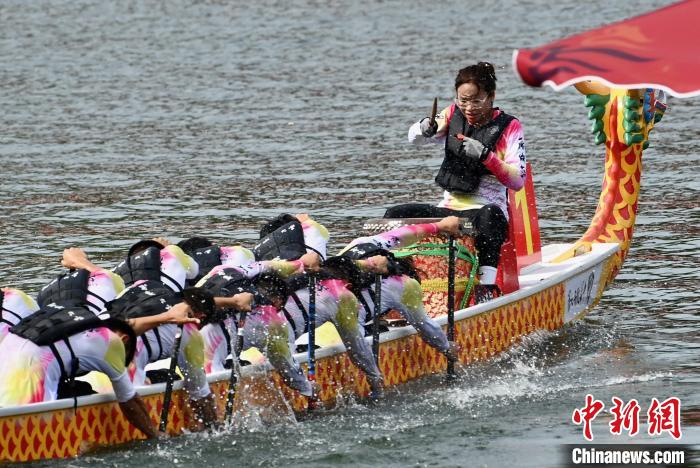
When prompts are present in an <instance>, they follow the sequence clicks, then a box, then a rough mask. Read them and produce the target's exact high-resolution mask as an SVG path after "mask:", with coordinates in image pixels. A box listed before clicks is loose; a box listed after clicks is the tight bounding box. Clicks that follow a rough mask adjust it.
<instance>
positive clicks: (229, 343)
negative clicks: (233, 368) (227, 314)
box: [219, 322, 236, 359]
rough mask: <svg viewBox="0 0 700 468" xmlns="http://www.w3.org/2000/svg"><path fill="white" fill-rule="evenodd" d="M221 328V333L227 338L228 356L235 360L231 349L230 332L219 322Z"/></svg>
mask: <svg viewBox="0 0 700 468" xmlns="http://www.w3.org/2000/svg"><path fill="white" fill-rule="evenodd" d="M219 326H220V327H221V333H223V334H224V338H226V354H227V355H229V354H230V355H231V359H235V358H236V357H235V356H234V355H233V351H232V349H231V334H230V333H229V332H228V328H227V327H226V325H225V324H224V322H219Z"/></svg>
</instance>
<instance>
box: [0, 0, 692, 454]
mask: <svg viewBox="0 0 700 468" xmlns="http://www.w3.org/2000/svg"><path fill="white" fill-rule="evenodd" d="M679 5H681V6H684V5H687V3H681V4H679ZM684 14H685V15H686V17H693V16H692V14H691V15H689V16H688V15H687V14H686V13H681V16H683V15H684ZM644 18H645V17H644V16H642V17H638V18H635V19H633V20H629V21H628V22H632V21H639V20H644ZM613 26H615V25H613ZM639 31H645V29H640V30H639ZM618 32H619V31H618ZM584 34H585V33H584ZM577 37H578V36H574V37H573V38H569V39H565V40H563V41H559V42H555V43H553V44H550V45H548V46H544V47H542V48H539V49H531V50H525V51H516V59H515V66H516V69H517V70H518V72H519V73H520V74H521V76H522V77H523V79H524V80H525V81H526V82H527V83H528V84H536V85H540V84H542V82H546V81H547V80H555V78H553V77H554V75H555V74H556V73H557V71H562V70H563V72H565V73H570V72H571V67H570V66H569V65H571V63H572V62H571V61H568V62H567V61H566V60H565V61H564V62H565V65H566V66H560V67H558V68H557V67H555V66H553V65H552V63H551V61H549V62H548V61H547V60H542V57H552V56H556V58H559V59H561V54H562V52H561V51H562V50H563V49H562V45H561V43H564V42H565V41H567V40H568V41H571V40H575V39H576V38H577ZM599 37H603V35H599ZM617 39H619V38H617ZM610 40H611V41H612V42H616V38H615V37H612V39H610ZM647 42H648V41H647ZM616 45H619V41H617V42H616ZM580 50H583V49H580ZM588 52H590V50H588ZM548 54H549V55H548ZM557 54H558V55H557ZM580 62H581V61H580V60H579V63H580ZM577 76H578V77H579V79H577V80H573V81H572V79H571V78H570V77H569V78H565V79H564V80H563V81H566V79H569V82H567V84H574V85H575V87H576V89H577V90H578V91H579V92H581V93H582V94H584V95H585V105H586V106H587V107H588V108H589V112H588V117H589V118H590V119H591V120H592V121H593V128H592V130H593V133H594V134H595V137H594V138H595V140H596V142H597V143H599V144H604V146H605V170H604V176H603V183H602V190H601V193H600V197H599V200H598V205H597V208H596V211H595V214H594V216H593V219H592V221H591V223H590V226H589V228H588V229H587V230H586V231H585V233H583V235H582V236H581V237H580V238H579V239H578V240H577V241H575V242H572V243H562V244H550V245H544V246H543V245H541V241H540V230H539V224H538V218H537V207H536V200H535V192H534V186H533V183H532V175H531V173H530V171H529V170H528V177H527V182H526V184H525V187H524V188H523V189H522V190H520V191H519V192H513V193H509V197H508V198H509V214H510V226H509V229H510V231H509V239H508V241H507V242H506V244H505V245H504V247H503V250H502V255H501V263H500V265H499V268H498V270H499V272H498V283H499V285H500V287H501V289H502V291H503V293H504V294H503V296H501V297H498V298H496V299H494V300H492V301H490V302H486V303H481V304H477V305H473V304H472V301H471V299H470V296H471V294H470V293H471V289H472V288H471V286H472V285H473V284H474V275H473V272H474V271H475V265H474V262H475V258H474V255H473V240H472V238H471V236H469V235H468V234H465V235H464V236H463V237H461V238H460V239H458V240H457V243H458V244H459V247H458V252H457V260H456V264H455V270H456V272H457V279H456V281H455V283H454V291H455V296H454V300H455V301H456V302H457V303H458V304H459V306H458V307H457V309H458V310H457V311H456V312H455V313H454V331H455V340H456V341H457V343H458V344H459V347H460V351H459V360H460V362H461V363H462V364H465V365H466V364H469V363H472V362H475V361H480V360H486V359H489V358H491V357H492V356H495V355H497V354H498V353H501V352H503V351H505V350H507V349H508V348H510V347H512V346H514V345H515V344H517V343H518V342H519V340H520V339H521V338H522V337H524V336H526V335H528V334H530V333H532V332H534V331H537V330H555V329H557V328H560V327H563V326H565V325H566V324H567V323H569V322H572V321H574V320H577V319H579V318H581V317H582V316H584V315H585V314H586V313H587V312H588V311H590V310H591V309H592V308H593V307H595V306H596V304H597V303H598V301H599V300H600V298H601V296H602V294H603V292H604V291H605V289H606V288H607V287H608V285H610V284H611V282H612V281H613V279H614V278H615V276H616V275H617V273H618V271H619V270H620V268H621V267H622V265H623V262H624V260H625V257H626V255H627V253H628V251H629V248H630V243H631V240H632V233H633V230H634V226H635V219H636V215H637V207H638V198H639V191H640V180H641V175H642V152H643V150H644V149H645V148H646V147H647V145H648V138H649V132H650V131H651V130H652V128H653V127H654V125H655V123H657V122H658V121H659V120H660V118H661V116H662V115H663V113H664V111H665V104H664V103H663V102H662V100H661V99H660V91H658V89H659V88H664V87H665V85H664V82H663V80H660V81H647V82H645V83H649V84H650V86H640V85H639V81H638V80H635V79H633V80H632V81H625V80H624V79H617V80H616V81H615V80H612V79H611V80H607V79H606V78H605V77H600V76H599V75H595V74H593V73H591V72H588V71H586V70H581V71H580V72H579V73H578V75H577ZM591 77H593V78H599V79H598V80H597V82H592V81H591V80H590V79H591ZM635 78H636V77H635ZM535 82H536V83H535ZM615 82H617V83H618V84H619V85H620V86H615ZM560 84H561V82H560ZM562 86H563V85H562ZM698 88H700V87H698ZM698 88H696V89H698ZM665 89H666V90H667V91H671V92H673V90H672V89H669V87H668V86H666V88H665ZM694 93H695V94H697V91H694ZM675 94H676V95H690V94H689V93H685V94H684V93H683V92H676V93H675ZM399 222H406V220H402V221H399V220H384V219H382V220H370V221H368V222H367V223H366V224H365V226H364V229H365V230H366V231H370V232H377V231H378V230H384V229H390V228H392V227H394V226H396V225H397V223H399ZM446 245H447V240H446V239H444V238H439V237H433V238H428V239H424V240H423V241H422V242H421V243H420V244H418V245H414V246H410V247H407V248H404V249H403V250H402V251H401V252H399V254H400V255H414V256H415V261H416V263H417V264H418V267H419V269H420V270H421V271H422V273H421V274H422V275H423V278H422V287H423V290H424V303H425V307H426V310H427V311H428V313H429V314H430V315H431V316H433V317H435V319H436V320H437V321H438V323H440V324H441V325H442V326H443V327H445V328H446V327H447V321H448V317H447V315H446V309H447V302H448V297H447V296H448V289H449V288H448V286H449V285H448V270H449V265H448V261H447V258H446V252H447V248H446ZM367 339H368V340H371V337H368V338H367ZM317 344H320V345H322V346H321V347H320V348H319V349H318V350H317V351H316V380H317V382H318V383H319V384H320V386H321V389H322V390H321V392H320V399H321V400H323V401H324V402H334V401H336V400H337V399H338V398H339V397H340V396H342V395H348V394H350V395H357V396H360V397H361V396H364V395H367V394H368V392H369V385H368V383H367V381H366V378H365V377H364V375H363V374H362V372H361V371H359V370H358V369H357V368H356V367H355V366H354V365H353V364H352V363H351V361H350V359H349V357H348V356H347V353H346V351H345V349H344V347H343V345H342V343H340V340H339V339H338V337H337V334H336V333H335V332H334V330H333V329H332V326H330V324H327V325H324V326H323V327H320V328H319V330H318V331H317ZM296 358H297V359H298V361H300V362H301V363H302V365H303V366H306V364H307V355H306V354H305V353H299V354H297V355H296ZM251 359H252V360H253V361H255V362H254V363H253V364H251V365H248V366H245V367H243V369H242V371H241V375H240V378H239V383H238V391H237V392H236V400H235V408H236V411H241V412H245V411H246V409H247V408H250V407H262V408H265V410H266V411H271V412H273V413H274V412H278V411H279V412H289V410H290V409H292V410H294V411H295V412H297V413H303V412H305V411H306V410H307V400H306V398H304V397H302V396H301V395H299V394H297V393H295V392H294V391H291V390H290V389H289V388H287V387H286V386H285V385H284V384H283V383H282V380H281V378H280V377H279V375H277V374H276V373H275V372H274V371H273V370H272V369H271V367H270V366H269V365H268V364H267V363H266V362H265V361H264V360H262V361H259V360H256V359H254V358H251ZM379 365H380V368H381V370H382V372H383V373H384V376H385V382H386V385H387V387H388V388H391V387H393V386H397V385H401V384H403V383H405V382H408V381H410V380H413V379H417V378H420V377H423V376H427V375H430V374H436V373H444V372H445V370H446V367H447V362H446V359H445V358H444V357H443V356H442V355H441V354H439V353H438V352H436V351H435V350H434V349H433V348H431V347H429V346H427V345H426V344H425V343H424V342H423V341H422V340H421V338H420V337H419V336H418V335H417V334H416V331H415V330H414V329H413V328H412V327H411V326H398V327H390V328H389V330H388V331H386V332H384V333H382V334H381V336H380V345H379ZM229 374H230V373H229V372H220V373H216V374H210V375H209V376H208V379H209V382H210V385H211V388H212V390H213V392H214V393H215V394H216V395H218V396H219V397H220V399H219V400H220V403H219V409H220V411H221V413H222V414H223V406H224V402H225V399H226V393H227V390H228V384H229V377H230V375H229ZM164 390H165V384H155V385H149V386H145V387H140V388H138V389H137V391H138V393H139V394H140V395H141V396H142V397H143V399H144V402H145V404H146V406H147V407H148V409H149V412H150V414H151V417H152V419H153V420H154V421H157V420H158V418H159V415H160V412H161V408H162V405H163V397H164ZM197 424H198V423H197V422H196V421H194V420H193V418H192V415H191V414H190V411H189V410H188V409H187V397H186V395H185V393H184V390H182V387H181V382H177V383H176V384H175V392H174V394H173V404H172V405H171V413H170V417H169V420H168V426H167V432H169V433H170V434H180V433H182V431H183V430H184V429H188V428H190V429H192V428H194V427H196V426H197ZM142 437H143V436H142V435H141V433H140V432H139V431H138V430H136V429H135V428H134V427H132V426H131V425H130V424H129V423H128V422H127V421H126V419H125V418H124V417H123V416H122V413H121V411H120V409H119V407H118V405H117V403H116V401H115V399H114V395H113V394H111V393H104V394H96V395H90V396H85V397H80V398H78V400H77V407H76V408H74V402H73V400H72V399H68V400H59V401H55V402H47V403H38V404H32V405H26V406H21V407H8V408H0V440H1V443H0V461H1V462H6V461H31V460H40V459H52V458H65V457H72V456H76V455H79V454H81V453H84V452H85V451H88V450H90V449H92V448H93V447H95V446H96V445H99V446H104V445H117V444H121V443H125V442H129V441H132V440H135V439H139V438H142Z"/></svg>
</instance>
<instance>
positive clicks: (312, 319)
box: [307, 273, 316, 381]
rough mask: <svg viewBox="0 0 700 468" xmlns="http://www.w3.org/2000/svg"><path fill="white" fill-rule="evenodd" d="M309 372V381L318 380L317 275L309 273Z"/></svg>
mask: <svg viewBox="0 0 700 468" xmlns="http://www.w3.org/2000/svg"><path fill="white" fill-rule="evenodd" d="M308 334H309V347H308V352H309V372H308V376H307V377H308V379H309V380H310V381H314V380H316V275H315V274H314V273H309V331H308Z"/></svg>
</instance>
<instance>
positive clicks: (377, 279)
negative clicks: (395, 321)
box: [372, 274, 382, 366]
mask: <svg viewBox="0 0 700 468" xmlns="http://www.w3.org/2000/svg"><path fill="white" fill-rule="evenodd" d="M381 313H382V275H380V274H377V275H375V276H374V320H372V355H373V356H374V362H376V363H377V366H379V315H380V314H381Z"/></svg>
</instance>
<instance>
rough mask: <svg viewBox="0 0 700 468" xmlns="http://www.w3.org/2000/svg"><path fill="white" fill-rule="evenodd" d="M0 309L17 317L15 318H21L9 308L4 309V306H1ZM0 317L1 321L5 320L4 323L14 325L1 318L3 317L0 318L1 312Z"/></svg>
mask: <svg viewBox="0 0 700 468" xmlns="http://www.w3.org/2000/svg"><path fill="white" fill-rule="evenodd" d="M2 311H3V312H7V313H8V314H11V315H14V316H15V317H16V318H17V320H22V317H21V316H20V315H19V314H18V313H16V312H12V311H11V310H10V309H6V308H4V307H3V308H2ZM0 319H2V321H3V322H5V323H8V324H10V325H14V323H10V322H8V321H7V320H5V319H3V318H2V314H0Z"/></svg>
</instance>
